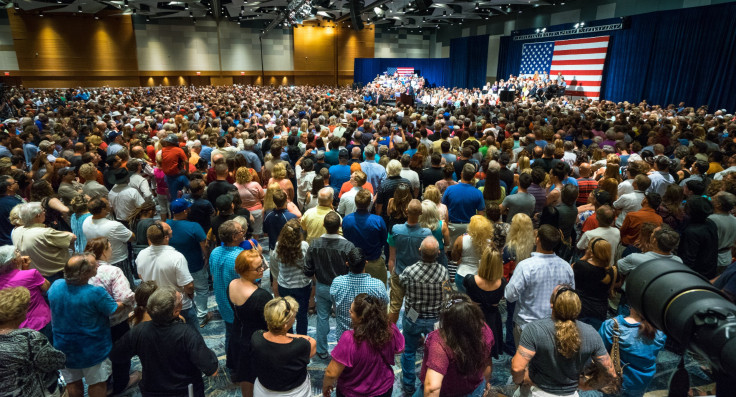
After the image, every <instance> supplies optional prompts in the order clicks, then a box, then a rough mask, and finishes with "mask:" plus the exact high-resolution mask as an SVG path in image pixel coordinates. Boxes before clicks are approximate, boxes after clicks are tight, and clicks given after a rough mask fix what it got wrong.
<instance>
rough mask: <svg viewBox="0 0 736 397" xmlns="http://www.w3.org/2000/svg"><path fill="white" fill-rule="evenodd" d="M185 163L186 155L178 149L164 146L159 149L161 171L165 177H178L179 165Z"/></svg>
mask: <svg viewBox="0 0 736 397" xmlns="http://www.w3.org/2000/svg"><path fill="white" fill-rule="evenodd" d="M187 161H188V160H187V155H186V154H184V150H182V149H181V148H180V147H176V146H165V147H164V148H163V149H161V170H163V172H164V174H166V175H167V176H177V175H179V174H180V173H181V167H180V165H181V164H182V163H186V162H187Z"/></svg>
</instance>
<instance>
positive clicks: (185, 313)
mask: <svg viewBox="0 0 736 397" xmlns="http://www.w3.org/2000/svg"><path fill="white" fill-rule="evenodd" d="M180 314H181V316H182V317H184V321H186V322H187V325H188V326H190V327H193V328H194V329H195V330H197V332H199V319H198V318H197V310H196V309H195V308H194V305H192V307H190V308H189V309H182V310H181V313H180Z"/></svg>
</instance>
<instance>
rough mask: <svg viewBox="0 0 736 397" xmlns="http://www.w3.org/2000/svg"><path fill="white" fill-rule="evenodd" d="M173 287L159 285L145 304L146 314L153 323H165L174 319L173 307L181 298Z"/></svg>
mask: <svg viewBox="0 0 736 397" xmlns="http://www.w3.org/2000/svg"><path fill="white" fill-rule="evenodd" d="M177 294H178V291H177V290H176V289H174V287H160V288H158V289H157V290H156V291H154V292H153V294H151V296H150V297H149V298H148V303H147V304H146V310H147V311H148V315H149V316H151V320H152V321H153V322H155V323H159V324H166V323H168V322H171V320H173V319H174V309H175V308H176V304H177V303H178V301H179V300H180V299H181V298H179V296H178V295H177Z"/></svg>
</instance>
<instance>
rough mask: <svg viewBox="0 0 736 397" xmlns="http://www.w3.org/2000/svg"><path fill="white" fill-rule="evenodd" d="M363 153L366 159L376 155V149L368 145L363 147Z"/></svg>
mask: <svg viewBox="0 0 736 397" xmlns="http://www.w3.org/2000/svg"><path fill="white" fill-rule="evenodd" d="M363 152H364V154H365V158H366V159H368V158H371V157H373V156H375V155H376V148H375V147H373V145H368V146H366V147H365V149H364V150H363Z"/></svg>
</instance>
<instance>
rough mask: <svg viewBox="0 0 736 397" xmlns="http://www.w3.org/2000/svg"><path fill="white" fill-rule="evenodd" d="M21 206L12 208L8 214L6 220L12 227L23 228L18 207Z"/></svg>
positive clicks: (19, 205)
mask: <svg viewBox="0 0 736 397" xmlns="http://www.w3.org/2000/svg"><path fill="white" fill-rule="evenodd" d="M22 205H23V204H18V205H16V206H15V207H13V209H12V210H10V214H9V215H8V219H10V224H11V225H13V226H23V221H22V220H21V219H20V214H19V212H20V207H21V206H22Z"/></svg>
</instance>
